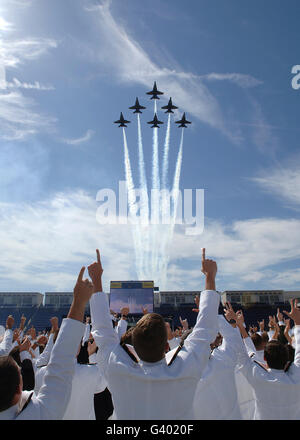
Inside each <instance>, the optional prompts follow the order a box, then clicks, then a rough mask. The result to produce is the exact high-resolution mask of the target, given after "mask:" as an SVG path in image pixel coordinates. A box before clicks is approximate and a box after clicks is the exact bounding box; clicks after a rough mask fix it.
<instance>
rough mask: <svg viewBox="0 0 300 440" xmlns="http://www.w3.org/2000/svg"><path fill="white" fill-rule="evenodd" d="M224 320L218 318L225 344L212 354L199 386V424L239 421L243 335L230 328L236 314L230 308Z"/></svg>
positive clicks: (196, 411) (195, 408)
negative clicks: (237, 369)
mask: <svg viewBox="0 0 300 440" xmlns="http://www.w3.org/2000/svg"><path fill="white" fill-rule="evenodd" d="M225 307H226V308H225V316H226V319H225V317H224V316H222V315H219V316H218V323H219V328H218V331H219V332H220V333H221V335H222V337H223V339H222V344H221V345H220V346H219V347H218V348H215V349H214V350H213V351H212V354H211V356H210V358H209V361H208V364H207V366H206V368H205V370H204V372H203V375H202V377H201V379H200V381H199V383H198V385H197V389H196V393H195V398H194V412H195V417H196V419H199V420H240V419H241V418H242V416H241V413H240V408H239V404H238V396H237V389H236V382H235V367H236V365H237V356H238V349H239V346H240V340H241V336H240V332H239V330H238V329H236V328H234V327H233V326H231V324H229V322H228V321H230V320H231V319H232V318H233V316H234V313H232V312H233V310H232V308H231V305H230V304H229V303H227V304H226V305H225Z"/></svg>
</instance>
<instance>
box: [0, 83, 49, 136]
mask: <svg viewBox="0 0 300 440" xmlns="http://www.w3.org/2000/svg"><path fill="white" fill-rule="evenodd" d="M34 104H35V102H34V101H33V100H32V99H30V98H27V97H25V96H24V95H22V94H21V93H20V92H18V91H12V92H8V93H0V127H1V134H0V137H2V138H3V139H6V140H22V139H24V138H26V137H27V136H28V135H33V134H35V133H36V132H37V131H41V130H43V129H44V130H45V129H49V128H50V126H51V125H52V124H53V123H54V121H55V119H54V118H51V117H47V116H43V115H41V114H39V113H37V112H35V111H34V110H33V107H34Z"/></svg>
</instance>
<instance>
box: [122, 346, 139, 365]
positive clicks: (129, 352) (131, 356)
mask: <svg viewBox="0 0 300 440" xmlns="http://www.w3.org/2000/svg"><path fill="white" fill-rule="evenodd" d="M120 345H121V347H122V348H123V350H125V351H126V353H127V354H128V356H129V357H130V358H131V359H132V360H133V362H135V363H136V364H138V363H139V361H138V360H137V358H136V357H135V356H134V354H133V353H131V351H130V350H129V348H128V347H127V345H126V344H120Z"/></svg>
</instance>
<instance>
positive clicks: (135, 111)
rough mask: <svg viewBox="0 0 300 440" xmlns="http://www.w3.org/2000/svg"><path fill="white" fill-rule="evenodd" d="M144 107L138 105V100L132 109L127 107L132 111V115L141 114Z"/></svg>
mask: <svg viewBox="0 0 300 440" xmlns="http://www.w3.org/2000/svg"><path fill="white" fill-rule="evenodd" d="M145 108H146V107H143V106H142V105H140V103H139V100H138V98H136V100H135V104H134V105H133V106H132V107H129V109H130V110H134V112H133V113H142V112H141V110H145Z"/></svg>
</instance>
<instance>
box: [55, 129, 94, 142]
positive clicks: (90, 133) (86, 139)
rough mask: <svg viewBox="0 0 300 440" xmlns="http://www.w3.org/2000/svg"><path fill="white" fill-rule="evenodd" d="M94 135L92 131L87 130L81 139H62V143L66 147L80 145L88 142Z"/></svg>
mask: <svg viewBox="0 0 300 440" xmlns="http://www.w3.org/2000/svg"><path fill="white" fill-rule="evenodd" d="M94 134H95V132H94V130H88V131H87V132H86V134H85V135H84V136H82V137H79V138H75V139H66V138H63V139H62V142H64V143H66V144H68V145H80V144H84V143H85V142H88V141H89V140H90V139H91V138H92V137H93V136H94Z"/></svg>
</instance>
